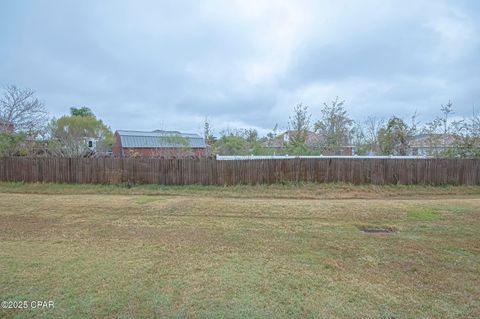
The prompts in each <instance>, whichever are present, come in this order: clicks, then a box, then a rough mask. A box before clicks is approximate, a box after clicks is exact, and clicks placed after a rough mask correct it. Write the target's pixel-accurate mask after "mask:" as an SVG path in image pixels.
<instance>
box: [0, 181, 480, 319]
mask: <svg viewBox="0 0 480 319" xmlns="http://www.w3.org/2000/svg"><path fill="white" fill-rule="evenodd" d="M365 227H366V228H368V229H370V228H373V229H376V228H385V229H389V230H393V232H392V233H385V234H384V233H365V232H364V231H362V229H364V228H365ZM0 300H11V301H23V300H26V301H31V300H53V301H54V302H55V308H54V309H44V310H39V309H35V310H32V309H16V310H14V309H0V317H8V318H9V317H16V318H33V317H40V318H54V317H63V318H97V317H98V318H103V317H108V318H141V317H145V318H153V317H174V318H177V317H178V318H183V317H192V318H204V317H227V318H237V317H245V318H250V317H263V318H273V317H275V318H282V317H283V318H290V317H296V318H318V317H321V318H352V317H353V318H478V317H480V187H453V186H448V187H447V186H445V187H426V186H403V187H401V186H386V187H378V186H351V185H336V184H332V185H312V184H308V185H301V186H295V185H274V186H241V187H240V186H239V187H201V186H188V187H162V186H151V185H150V186H138V187H133V188H126V187H118V186H102V185H100V186H93V185H90V186H88V185H42V184H31V185H27V184H7V183H3V184H0Z"/></svg>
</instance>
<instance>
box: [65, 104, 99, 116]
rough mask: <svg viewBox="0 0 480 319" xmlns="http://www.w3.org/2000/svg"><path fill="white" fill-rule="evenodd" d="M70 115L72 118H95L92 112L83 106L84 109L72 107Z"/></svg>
mask: <svg viewBox="0 0 480 319" xmlns="http://www.w3.org/2000/svg"><path fill="white" fill-rule="evenodd" d="M70 115H71V116H82V117H95V115H94V114H93V112H92V110H91V109H89V108H88V107H86V106H83V107H80V108H75V107H71V108H70Z"/></svg>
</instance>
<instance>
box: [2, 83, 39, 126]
mask: <svg viewBox="0 0 480 319" xmlns="http://www.w3.org/2000/svg"><path fill="white" fill-rule="evenodd" d="M46 123H47V111H46V108H45V104H43V103H42V102H41V101H40V100H39V99H38V98H36V97H35V92H34V91H32V90H30V89H22V88H18V87H16V86H14V85H9V86H7V87H5V89H4V90H3V92H2V94H1V95H0V131H2V132H11V131H24V132H28V133H29V134H35V133H37V132H39V131H40V130H42V129H43V128H44V127H45V125H46Z"/></svg>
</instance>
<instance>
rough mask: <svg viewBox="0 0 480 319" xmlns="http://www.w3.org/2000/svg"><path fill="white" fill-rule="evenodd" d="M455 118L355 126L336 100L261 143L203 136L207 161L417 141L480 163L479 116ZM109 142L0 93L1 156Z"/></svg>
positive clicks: (20, 93) (92, 151) (21, 93)
mask: <svg viewBox="0 0 480 319" xmlns="http://www.w3.org/2000/svg"><path fill="white" fill-rule="evenodd" d="M454 114H455V113H454V107H453V104H452V102H450V101H449V102H448V103H447V104H445V105H441V106H440V109H439V114H438V115H437V116H436V117H434V118H433V119H432V120H431V121H430V122H427V123H425V124H421V123H420V122H419V121H418V119H417V116H416V114H414V115H413V116H412V117H411V118H410V119H408V120H405V119H402V118H400V117H397V116H391V117H390V118H388V119H386V120H385V119H382V118H378V117H374V116H369V117H367V118H366V119H365V120H363V121H355V120H353V119H352V118H351V116H350V115H349V114H348V111H347V109H346V107H345V101H344V100H341V99H339V98H338V97H337V98H336V99H334V100H333V101H331V102H330V103H323V105H322V106H321V108H320V115H319V117H318V118H315V119H313V118H312V114H311V113H310V110H309V107H308V106H307V105H303V104H298V105H296V106H294V107H293V110H292V114H291V116H289V117H288V122H287V128H286V129H285V130H280V129H279V125H278V124H276V125H275V126H274V128H273V129H272V130H271V131H270V132H268V133H267V134H266V135H265V136H260V135H259V133H258V131H257V130H255V129H240V128H238V129H226V130H223V131H221V132H220V134H219V135H218V136H215V134H214V133H213V129H212V124H211V123H210V121H209V120H208V119H205V121H204V137H205V142H206V144H207V145H208V148H209V154H210V155H214V154H222V155H286V154H288V155H322V154H323V155H325V154H335V152H337V151H339V150H342V149H345V148H347V147H348V148H354V149H355V153H356V154H358V155H367V154H370V155H412V149H413V148H414V147H415V143H416V142H417V144H416V146H418V141H419V140H420V141H421V144H422V145H423V147H424V148H425V149H426V152H427V154H423V155H430V156H436V157H457V158H479V157H480V114H479V113H478V112H476V111H475V110H473V112H472V114H471V116H468V117H464V118H462V119H458V118H454ZM90 143H92V144H93V143H94V144H95V145H94V147H93V145H89V144H90ZM113 143H114V136H113V132H112V130H111V129H110V128H109V127H108V126H107V125H106V124H105V123H103V121H102V120H101V119H99V118H97V117H96V116H95V114H94V113H93V111H92V110H91V109H90V108H88V107H85V106H84V107H78V108H75V107H72V108H70V113H69V114H68V115H64V116H62V117H60V118H52V119H50V118H49V116H48V112H47V109H46V106H45V104H44V103H43V102H42V101H40V100H39V99H38V98H37V97H36V96H35V92H34V91H32V90H30V89H24V88H19V87H16V86H7V87H5V88H4V89H3V90H2V91H1V94H0V155H1V156H12V155H28V156H65V157H75V156H91V155H98V154H108V153H109V151H110V150H111V147H112V145H113ZM186 147H187V146H186ZM419 155H422V154H419Z"/></svg>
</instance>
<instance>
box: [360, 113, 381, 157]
mask: <svg viewBox="0 0 480 319" xmlns="http://www.w3.org/2000/svg"><path fill="white" fill-rule="evenodd" d="M384 125H385V120H384V119H381V118H378V117H375V116H369V117H367V119H366V120H365V142H366V143H367V145H368V147H369V148H370V150H371V151H374V152H378V151H380V144H379V140H378V134H379V132H380V130H381V129H382V127H383V126H384Z"/></svg>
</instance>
